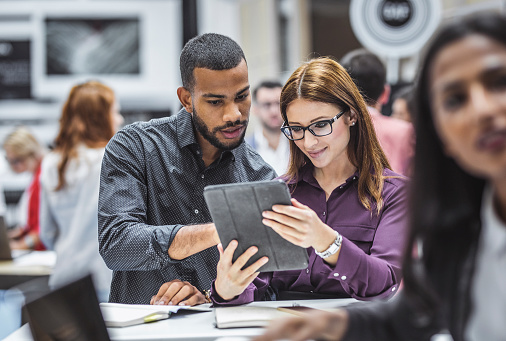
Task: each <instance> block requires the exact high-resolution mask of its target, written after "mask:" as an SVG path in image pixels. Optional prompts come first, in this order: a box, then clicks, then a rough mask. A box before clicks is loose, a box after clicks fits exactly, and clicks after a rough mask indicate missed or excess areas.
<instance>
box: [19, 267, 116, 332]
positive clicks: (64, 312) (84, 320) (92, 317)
mask: <svg viewBox="0 0 506 341" xmlns="http://www.w3.org/2000/svg"><path fill="white" fill-rule="evenodd" d="M23 309H24V311H25V313H26V314H27V316H28V323H29V325H30V330H31V332H32V336H33V339H34V340H35V341H46V340H51V341H59V340H62V341H63V340H65V341H87V340H105V341H108V340H110V339H109V334H108V333H107V329H106V326H105V322H104V319H103V317H102V312H101V311H100V306H99V304H98V299H97V295H96V292H95V287H94V286H93V282H92V279H91V275H88V276H86V277H83V278H81V279H78V280H77V281H75V282H72V283H70V284H67V285H65V286H63V287H61V288H59V289H56V290H54V291H52V292H50V293H48V294H46V295H43V296H42V297H39V298H36V299H35V300H32V301H30V302H28V303H27V304H26V305H25V306H24V308H23Z"/></svg>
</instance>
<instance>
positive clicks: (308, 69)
mask: <svg viewBox="0 0 506 341" xmlns="http://www.w3.org/2000/svg"><path fill="white" fill-rule="evenodd" d="M297 99H304V100H307V101H313V102H321V103H328V104H334V105H337V106H338V107H339V108H341V109H342V110H346V111H347V114H348V116H349V115H351V113H353V114H354V115H355V116H356V118H357V121H356V124H355V126H353V127H351V128H350V141H349V143H348V148H347V153H348V158H349V160H350V162H351V163H352V164H353V165H354V166H355V167H357V170H358V173H359V178H358V196H359V199H360V202H361V203H362V205H363V206H364V207H365V208H366V209H368V210H372V206H373V203H371V201H370V199H369V197H368V195H369V196H370V197H372V198H373V199H374V201H375V203H376V209H377V212H378V213H379V211H380V210H381V207H382V206H383V199H382V197H381V194H382V191H383V183H384V179H385V177H384V175H383V171H384V169H385V168H389V169H390V164H389V163H388V160H387V158H386V156H385V154H384V153H383V150H382V149H381V147H380V144H379V142H378V139H377V138H376V132H375V130H374V127H373V124H372V121H371V117H370V115H369V112H368V111H367V107H366V104H365V102H364V99H363V98H362V96H361V95H360V92H359V90H358V89H357V86H356V85H355V83H354V82H353V80H352V79H351V77H350V76H349V74H348V73H347V72H346V70H345V69H344V68H343V67H342V66H341V65H340V64H339V63H337V62H336V61H334V60H333V59H331V58H328V57H321V58H317V59H312V60H310V61H309V62H307V63H304V64H303V65H301V66H300V67H299V68H298V69H297V70H295V72H294V73H293V74H292V75H291V76H290V78H289V79H288V81H287V82H286V84H285V86H284V87H283V90H282V92H281V99H280V102H281V104H280V105H281V114H282V116H283V119H284V121H285V123H286V122H288V118H287V116H286V109H287V108H288V105H290V103H292V102H293V101H295V100H297ZM308 162H311V161H310V160H309V158H308V157H307V156H306V155H305V154H304V153H303V152H302V151H301V150H300V149H299V148H298V147H297V145H296V144H295V142H293V141H290V160H289V165H288V170H287V173H286V176H287V177H288V179H289V180H291V179H295V178H297V177H298V173H299V170H300V169H301V167H302V166H304V165H305V164H306V163H308Z"/></svg>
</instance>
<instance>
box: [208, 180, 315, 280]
mask: <svg viewBox="0 0 506 341" xmlns="http://www.w3.org/2000/svg"><path fill="white" fill-rule="evenodd" d="M204 198H205V200H206V203H207V206H208V207H209V211H210V213H211V217H212V218H213V222H214V224H215V225H216V230H217V231H218V235H219V236H220V240H221V243H222V245H223V248H226V247H227V245H228V243H230V241H231V240H233V239H235V240H237V241H238V243H239V245H238V246H237V249H236V250H235V252H234V257H233V260H234V261H235V260H236V259H237V257H239V256H240V255H242V254H243V253H244V252H245V251H246V250H247V249H248V248H249V247H250V246H256V247H258V252H257V253H256V254H255V255H253V256H252V257H251V258H250V259H249V261H248V262H247V263H246V265H245V267H248V266H249V265H251V264H252V263H254V262H255V261H257V260H258V259H260V258H261V257H263V256H267V257H269V261H268V262H267V263H266V264H264V265H263V266H262V267H261V268H260V269H259V271H260V272H265V271H281V270H298V269H304V268H306V267H307V266H308V254H307V251H306V249H305V248H302V247H300V246H297V245H294V244H292V243H290V242H289V241H287V240H285V239H284V238H283V237H281V236H280V235H279V234H277V233H276V232H275V231H274V230H273V229H272V228H270V227H268V226H266V225H264V224H263V223H262V212H263V211H266V210H271V209H272V206H273V205H276V204H283V205H291V202H290V192H289V190H288V187H287V185H286V184H285V182H284V181H282V180H271V181H258V182H242V183H234V184H226V185H212V186H207V187H206V188H204Z"/></svg>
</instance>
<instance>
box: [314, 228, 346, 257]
mask: <svg viewBox="0 0 506 341" xmlns="http://www.w3.org/2000/svg"><path fill="white" fill-rule="evenodd" d="M342 242H343V236H341V235H340V234H339V232H337V231H336V240H334V241H333V242H332V244H330V246H329V248H328V249H327V250H325V251H323V252H318V251H316V250H314V251H315V252H316V254H317V255H318V256H320V257H321V258H327V257H329V256H332V255H333V254H334V253H336V252H337V251H339V248H341V243H342Z"/></svg>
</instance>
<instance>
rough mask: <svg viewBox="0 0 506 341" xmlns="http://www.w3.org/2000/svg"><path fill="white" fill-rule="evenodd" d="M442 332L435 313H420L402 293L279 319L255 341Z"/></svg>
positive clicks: (417, 336)
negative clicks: (386, 300) (373, 300)
mask: <svg viewBox="0 0 506 341" xmlns="http://www.w3.org/2000/svg"><path fill="white" fill-rule="evenodd" d="M441 329H442V324H441V323H440V321H439V320H438V315H437V314H435V312H434V311H432V312H426V313H422V312H421V310H419V309H418V308H417V307H416V304H414V302H412V301H411V300H409V299H408V298H407V297H406V296H405V295H404V293H403V292H401V293H399V295H397V296H396V297H395V298H394V299H392V300H391V301H388V302H373V303H365V302H360V303H355V304H352V305H350V306H348V307H346V308H344V309H340V310H338V311H335V312H328V311H323V312H313V313H311V314H308V315H306V316H304V317H302V318H301V317H293V318H288V319H278V320H274V321H272V322H271V324H270V325H269V327H268V328H267V329H266V330H265V332H264V334H263V335H261V336H259V337H256V338H254V341H270V340H280V339H288V340H295V339H296V340H308V339H317V340H342V341H363V340H377V341H393V340H398V341H404V340H411V341H422V340H430V338H431V336H432V335H434V334H436V333H438V332H439V331H440V330H441Z"/></svg>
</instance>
